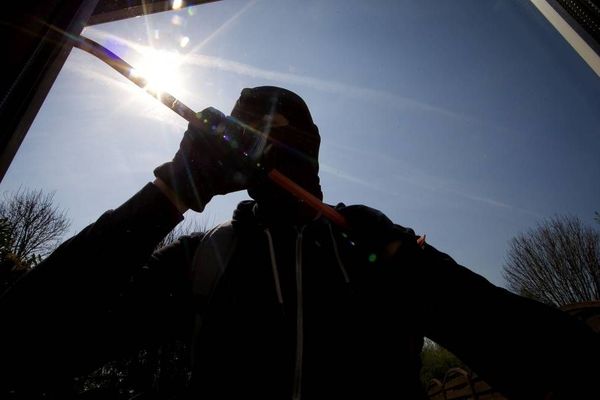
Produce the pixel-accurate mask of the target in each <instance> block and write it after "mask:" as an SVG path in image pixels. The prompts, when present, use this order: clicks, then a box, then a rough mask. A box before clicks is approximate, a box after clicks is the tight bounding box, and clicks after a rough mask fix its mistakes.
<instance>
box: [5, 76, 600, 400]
mask: <svg viewBox="0 0 600 400" xmlns="http://www.w3.org/2000/svg"><path fill="white" fill-rule="evenodd" d="M319 143H320V136H319V132H318V129H317V126H316V125H315V124H314V123H313V120H312V118H311V115H310V112H309V110H308V107H307V106H306V104H305V103H304V101H303V100H302V99H301V98H300V97H299V96H297V95H296V94H294V93H292V92H290V91H288V90H285V89H281V88H276V87H258V88H253V89H244V90H243V91H242V94H241V96H240V98H239V100H238V101H237V103H236V104H235V106H234V108H233V111H232V113H231V116H230V117H229V118H225V116H224V115H222V114H220V113H219V112H218V111H216V110H214V109H210V108H209V109H206V110H204V111H203V112H202V113H201V114H200V123H198V124H193V125H192V124H190V126H189V128H188V130H187V131H186V133H185V135H184V137H183V139H182V141H181V144H180V148H179V150H178V152H177V153H176V155H175V157H174V159H173V160H172V161H170V162H168V163H165V164H163V165H161V166H159V167H158V168H156V170H155V171H154V173H155V175H156V177H157V179H156V181H155V182H154V183H149V184H148V185H146V186H145V187H144V188H143V189H142V190H141V191H139V192H138V193H137V194H135V195H134V196H133V197H132V198H131V199H129V200H128V201H127V202H125V203H124V204H123V205H121V206H120V207H118V208H117V209H115V210H112V211H108V212H106V213H105V214H103V215H102V216H101V217H100V218H99V219H98V220H97V221H96V222H95V223H93V224H92V225H90V226H88V227H87V228H85V229H84V230H83V231H82V232H80V233H79V234H78V235H76V236H75V237H73V238H71V239H70V240H68V241H67V242H65V243H64V244H63V245H62V246H60V247H59V248H58V249H57V250H56V251H55V252H54V253H53V254H52V255H51V256H50V257H48V258H47V259H46V260H45V261H44V262H43V263H41V264H40V265H39V266H38V267H37V268H35V269H34V270H33V271H32V272H31V273H30V274H28V275H27V276H26V277H25V278H24V279H22V280H21V281H20V282H19V283H18V284H17V285H16V286H14V287H13V288H12V290H11V291H9V292H8V293H7V294H6V295H5V296H4V297H3V298H2V301H1V302H0V312H1V315H0V316H1V318H2V319H1V325H0V327H1V333H0V335H1V337H0V339H1V341H0V346H1V351H2V352H1V353H0V364H1V368H2V370H1V371H0V372H1V373H2V375H1V377H2V379H3V381H4V383H5V384H6V386H10V385H13V386H15V387H18V388H19V390H23V392H24V393H25V392H28V391H31V389H32V388H34V389H35V390H40V391H43V390H50V389H52V387H53V386H56V385H58V382H61V379H63V378H68V377H72V376H76V375H81V374H83V373H85V372H88V371H90V370H91V369H93V368H95V367H98V366H99V365H101V364H102V363H103V362H105V361H107V360H110V359H111V358H113V357H116V356H119V355H122V354H124V353H126V352H127V351H132V350H134V349H136V348H140V347H141V346H144V345H147V344H149V343H159V342H160V341H163V340H166V339H169V338H181V339H184V340H186V341H188V342H190V343H192V349H193V354H192V360H193V372H192V379H191V382H192V383H191V387H190V388H189V391H188V393H189V395H190V397H192V398H198V399H221V398H222V399H240V398H259V399H300V398H304V399H321V398H323V399H325V398H326V399H338V398H339V399H342V398H345V399H348V398H361V399H384V398H385V399H388V398H405V399H414V398H423V397H424V393H423V390H422V388H421V385H420V382H419V369H420V351H421V347H422V344H423V337H424V336H427V337H429V338H431V339H433V340H435V341H436V342H438V343H440V344H441V345H443V346H444V347H446V348H448V349H449V350H450V351H452V352H453V353H455V354H456V355H457V356H459V357H460V358H461V359H462V360H463V361H464V362H465V363H466V364H468V365H469V366H470V367H471V368H473V369H474V370H475V371H476V372H477V373H478V374H479V375H480V376H481V377H482V378H483V379H484V380H486V381H488V382H489V383H490V384H491V385H492V386H494V387H495V388H497V389H499V390H501V391H503V392H504V393H506V395H507V396H509V397H510V398H512V399H547V398H553V399H559V398H560V399H575V398H592V397H593V396H594V395H597V394H598V393H597V392H596V384H597V382H598V378H600V374H599V367H598V365H599V363H598V360H599V359H600V357H599V355H600V351H599V343H598V338H597V336H595V334H594V333H593V332H592V331H591V330H590V329H588V328H587V327H586V326H584V325H583V324H582V323H580V322H578V321H576V320H574V319H572V318H571V317H569V316H568V315H566V314H565V313H563V312H561V311H558V310H555V309H552V308H550V307H547V306H545V305H542V304H540V303H538V302H535V301H531V300H528V299H525V298H522V297H519V296H516V295H514V294H511V293H509V292H507V291H506V290H504V289H501V288H498V287H496V286H494V285H492V284H490V283H489V282H488V281H487V280H485V279H484V278H482V277H481V276H479V275H477V274H475V273H473V272H471V271H470V270H468V269H466V268H464V267H462V266H460V265H458V264H457V263H455V262H454V261H453V260H452V259H451V258H450V257H449V256H448V255H446V254H443V253H440V252H439V251H437V250H436V249H434V248H433V247H431V246H429V245H427V244H422V243H420V242H418V241H417V239H418V238H417V237H416V236H415V234H414V232H413V231H412V230H410V229H407V228H404V227H402V226H400V225H396V224H394V223H393V222H392V221H390V220H389V219H388V218H387V217H386V216H385V215H383V214H382V213H381V212H379V211H377V210H374V209H371V208H368V207H365V206H344V205H343V204H340V205H338V206H336V207H335V208H336V209H337V211H338V212H339V213H340V214H341V215H343V216H344V218H345V219H346V221H347V223H348V226H339V225H338V224H334V223H332V222H330V221H329V220H328V219H326V218H324V217H323V216H322V215H321V214H320V213H319V212H318V211H317V210H315V209H314V208H311V207H309V206H308V205H307V204H308V203H307V201H306V199H299V198H296V197H294V196H292V195H291V194H290V193H289V192H288V191H286V190H284V189H283V188H281V187H279V186H278V185H276V184H274V183H273V181H272V180H270V179H268V177H267V174H268V172H269V171H271V170H273V169H276V170H278V171H280V172H281V173H282V174H283V175H285V176H287V177H288V178H290V179H291V180H292V181H294V182H295V183H297V184H298V185H300V186H301V187H302V188H304V189H305V190H306V191H308V192H309V193H311V194H312V195H313V196H316V197H317V198H319V199H322V193H321V188H320V185H319V176H318V170H319V164H318V151H319ZM132 151H135V150H134V149H132ZM115 178H116V177H115ZM241 189H247V190H248V193H249V195H250V197H251V198H252V199H253V200H252V201H243V202H241V203H240V204H239V205H238V207H237V209H236V210H235V211H234V214H233V218H232V220H231V222H229V223H225V224H223V225H220V226H218V227H216V228H214V229H212V230H210V231H208V232H205V233H197V234H193V235H190V236H185V237H182V238H181V239H179V240H178V241H177V242H175V243H174V244H172V245H170V246H168V247H166V248H163V249H160V250H158V251H156V252H153V251H154V248H155V247H156V245H157V243H158V242H159V241H160V240H161V239H162V238H163V237H164V236H165V235H166V234H167V233H168V232H169V231H171V230H172V229H173V228H174V227H175V226H176V225H177V224H178V223H179V222H180V221H181V220H182V219H183V217H182V213H183V212H184V211H186V210H187V209H188V208H191V209H193V210H195V211H198V212H201V211H202V210H203V209H204V206H205V205H206V204H207V203H208V202H209V201H210V199H211V198H212V197H213V196H214V195H217V194H227V193H230V192H233V191H237V190H241ZM107 190H110V188H107ZM456 231H457V234H460V235H463V236H464V237H465V240H468V233H467V232H462V231H461V228H460V227H457V228H456ZM551 394H553V395H554V397H548V396H551Z"/></svg>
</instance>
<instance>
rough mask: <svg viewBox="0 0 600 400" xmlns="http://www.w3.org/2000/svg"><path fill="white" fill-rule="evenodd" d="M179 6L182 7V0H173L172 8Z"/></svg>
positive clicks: (178, 7)
mask: <svg viewBox="0 0 600 400" xmlns="http://www.w3.org/2000/svg"><path fill="white" fill-rule="evenodd" d="M181 7H183V0H173V6H172V8H173V10H179V9H180V8H181Z"/></svg>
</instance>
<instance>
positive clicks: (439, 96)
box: [1, 0, 600, 285]
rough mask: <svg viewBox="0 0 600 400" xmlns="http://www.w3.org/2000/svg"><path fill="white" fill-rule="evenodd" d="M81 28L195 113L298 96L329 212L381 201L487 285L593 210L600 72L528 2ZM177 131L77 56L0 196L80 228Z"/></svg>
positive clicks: (260, 8) (309, 7) (258, 6)
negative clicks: (59, 211)
mask: <svg viewBox="0 0 600 400" xmlns="http://www.w3.org/2000/svg"><path fill="white" fill-rule="evenodd" d="M84 35H85V36H87V37H89V38H91V39H93V40H96V41H98V42H99V43H101V44H103V45H104V46H106V47H108V48H109V49H111V50H112V51H114V52H115V53H117V54H118V55H119V56H121V57H123V58H124V59H125V60H127V61H128V62H129V63H130V64H132V65H134V66H136V67H137V68H139V69H146V70H151V71H154V69H156V68H158V67H161V66H162V67H165V66H166V70H163V71H162V72H158V76H159V77H160V78H161V79H160V80H163V81H165V83H166V84H167V86H168V88H169V90H170V91H172V94H174V95H175V96H176V97H178V98H179V99H180V100H181V101H183V102H184V103H185V104H187V105H188V106H190V107H191V108H193V109H194V110H201V109H203V108H204V107H208V106H213V107H216V108H218V109H221V110H222V111H224V112H226V113H228V112H229V111H230V110H231V107H232V106H233V104H234V102H235V100H236V98H237V97H238V95H239V93H240V91H241V89H242V88H244V87H253V86H260V85H276V86H283V87H286V88H289V89H291V90H293V91H295V92H297V93H298V94H300V95H301V96H302V97H303V98H304V99H305V100H306V102H307V103H308V105H309V107H310V108H311V111H312V113H313V118H314V120H315V122H316V124H317V125H318V126H319V129H320V132H321V136H322V145H321V154H320V165H321V183H322V187H323V191H324V194H325V201H326V202H328V203H331V204H335V203H337V202H344V203H346V204H354V203H362V204H367V205H369V206H371V207H374V208H378V209H381V210H382V211H383V212H384V213H386V214H387V215H388V216H389V217H390V218H391V219H392V220H394V221H395V222H396V223H399V224H401V225H405V226H410V227H412V228H414V229H415V231H416V232H417V233H418V234H427V238H428V241H429V242H430V243H431V244H433V245H434V246H436V247H438V248H439V249H441V250H443V251H445V252H448V253H449V254H451V255H452V256H453V257H454V258H455V259H456V260H457V261H458V262H460V263H461V264H464V265H466V266H468V267H470V268H472V269H473V270H475V271H476V272H478V273H480V274H482V275H484V276H485V277H486V278H488V279H490V280H491V281H492V282H493V283H496V284H499V285H502V284H503V279H502V277H501V266H502V264H503V263H504V257H505V254H506V250H507V248H508V241H509V240H510V239H511V238H512V237H513V236H515V235H516V234H518V233H520V232H522V231H525V230H527V229H529V228H531V227H534V226H535V224H536V223H537V222H538V221H540V220H542V219H544V218H548V217H552V216H554V215H565V214H572V215H576V216H579V217H580V218H581V219H582V220H583V221H584V222H585V223H589V224H594V221H593V217H594V211H599V210H600V203H599V202H598V200H599V199H600V185H599V184H598V182H600V157H599V156H598V155H599V154H600V132H599V128H598V127H599V126H600V114H599V113H598V110H599V109H600V95H599V94H600V80H599V79H598V76H597V75H596V73H595V72H594V71H593V70H592V69H590V68H589V67H588V65H587V64H586V63H585V62H583V61H582V60H581V58H580V57H579V56H578V55H577V53H576V52H575V51H574V50H573V49H572V48H571V47H570V45H569V44H568V43H567V42H566V41H565V40H564V39H563V38H562V37H561V36H560V34H559V33H558V32H557V31H556V30H555V29H554V28H553V27H552V26H551V25H550V24H549V23H548V22H547V20H546V19H545V18H544V17H543V16H542V15H541V14H540V13H539V12H538V10H537V9H536V8H535V7H534V6H533V5H532V4H531V3H529V2H517V1H486V2H481V1H463V2H459V3H457V2H420V1H413V2H399V1H385V2H378V3H377V6H374V5H373V3H371V2H364V1H327V2H319V1H311V2H297V1H280V0H277V1H275V0H273V1H220V2H215V3H209V4H205V5H201V6H197V7H191V8H186V9H182V10H178V11H172V12H166V13H159V14H155V15H151V16H147V17H140V18H134V19H129V20H125V21H119V22H114V23H106V24H101V25H97V26H94V27H89V28H87V29H85V31H84ZM152 51H156V52H158V53H152ZM185 127H186V122H185V121H184V120H183V119H182V118H180V117H179V116H177V115H176V114H174V113H173V112H172V111H170V110H168V109H167V108H166V107H164V106H163V105H162V104H160V103H159V102H157V101H156V100H155V99H153V98H152V97H151V96H149V95H148V94H146V93H144V92H143V91H142V90H141V89H139V88H138V87H136V86H135V85H133V84H132V83H131V82H129V81H127V80H126V79H125V78H123V77H121V76H120V75H118V74H117V73H116V72H115V71H113V70H112V69H110V68H109V67H108V66H106V65H105V64H103V63H102V62H101V61H99V60H98V59H96V58H94V57H92V56H91V55H89V54H87V53H84V52H82V51H80V50H79V49H73V51H72V53H71V55H70V56H69V59H68V60H67V63H66V64H65V66H64V68H63V70H62V71H61V73H60V75H59V77H58V79H57V81H56V83H55V84H54V86H53V88H52V91H51V92H50V94H49V96H48V98H47V99H46V101H45V103H44V105H43V108H42V110H41V111H40V113H39V114H38V117H37V118H36V120H35V122H34V124H33V126H32V127H31V129H30V131H29V133H28V135H27V137H26V139H25V141H24V143H23V144H22V146H21V149H20V151H19V152H18V154H17V156H16V158H15V160H14V161H13V163H12V165H11V168H10V169H9V171H8V173H7V175H6V177H5V179H4V181H3V182H2V186H1V189H2V190H3V191H5V190H15V189H17V188H18V187H21V186H22V187H34V188H42V189H44V190H47V191H53V190H54V191H56V196H55V200H56V202H57V204H58V205H60V206H61V207H63V208H65V209H66V210H67V211H68V214H69V216H70V218H71V219H72V221H73V223H72V233H75V232H76V231H78V230H80V229H81V228H82V227H84V226H85V225H86V224H88V223H90V222H92V221H94V220H95V219H96V218H97V216H99V215H100V213H101V212H103V211H104V210H106V209H109V208H114V207H116V206H118V205H119V204H121V203H122V202H123V201H125V200H126V199H127V198H128V197H129V196H130V195H132V194H133V193H135V192H136V191H137V190H138V189H139V188H141V186H142V185H144V184H145V183H146V182H148V181H151V180H152V179H153V175H152V170H153V169H154V168H155V167H156V166H158V165H159V164H161V163H162V162H165V161H168V160H170V159H171V158H172V156H173V154H174V153H175V151H176V150H177V147H178V143H179V140H180V139H181V135H182V133H183V131H184V130H185ZM244 198H246V194H245V193H236V194H232V195H228V196H225V197H222V196H220V197H219V198H216V199H215V200H213V202H211V203H210V205H209V206H208V207H207V209H206V211H205V212H204V213H203V214H202V215H201V216H200V217H199V218H200V219H201V220H202V221H203V224H204V225H206V226H212V225H213V224H214V223H218V222H221V221H223V220H225V219H227V218H229V217H230V215H231V212H232V210H233V208H234V207H235V204H236V203H237V202H238V201H240V200H241V199H244ZM188 214H191V212H189V213H188ZM190 216H191V215H190Z"/></svg>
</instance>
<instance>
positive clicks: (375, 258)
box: [369, 253, 377, 263]
mask: <svg viewBox="0 0 600 400" xmlns="http://www.w3.org/2000/svg"><path fill="white" fill-rule="evenodd" d="M375 261H377V254H375V253H372V254H369V262H371V263H374V262H375Z"/></svg>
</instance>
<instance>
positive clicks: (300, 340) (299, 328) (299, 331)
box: [292, 227, 304, 400]
mask: <svg viewBox="0 0 600 400" xmlns="http://www.w3.org/2000/svg"><path fill="white" fill-rule="evenodd" d="M303 231H304V227H302V228H301V229H300V230H299V231H298V237H297V238H296V366H295V371H294V387H293V392H292V400H300V396H301V388H302V357H303V350H304V349H303V347H304V316H303V305H302V301H303V300H302V232H303Z"/></svg>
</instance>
